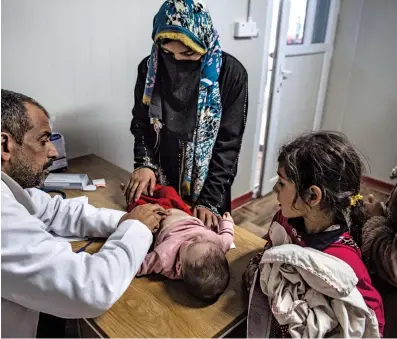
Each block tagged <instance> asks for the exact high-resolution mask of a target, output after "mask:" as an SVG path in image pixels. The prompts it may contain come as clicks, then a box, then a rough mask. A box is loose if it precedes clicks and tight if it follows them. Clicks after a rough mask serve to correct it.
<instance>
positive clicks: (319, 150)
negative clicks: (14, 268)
mask: <svg viewBox="0 0 397 339" xmlns="http://www.w3.org/2000/svg"><path fill="white" fill-rule="evenodd" d="M278 162H279V166H280V167H282V168H284V170H285V173H286V175H287V178H288V180H289V181H290V182H292V183H293V184H294V185H295V187H296V195H295V198H294V201H293V205H295V203H296V201H297V199H298V197H300V198H302V200H303V201H305V202H306V201H307V200H308V199H309V198H310V195H311V192H310V186H312V185H315V186H318V187H319V188H320V189H321V192H322V199H321V202H320V207H321V208H322V209H327V210H328V211H329V213H331V215H332V216H333V219H334V223H342V224H347V226H349V228H350V233H351V235H352V236H353V238H354V240H355V241H356V242H357V244H358V245H359V246H361V229H362V226H363V224H364V222H365V221H366V219H367V218H366V214H365V209H364V203H363V201H362V199H361V200H358V201H357V202H356V203H355V204H354V206H353V205H352V204H351V197H353V196H355V195H357V194H359V192H360V181H361V175H362V174H363V171H364V165H363V162H362V161H361V158H360V156H359V155H358V153H357V151H356V150H355V148H354V147H353V145H352V144H351V143H350V142H349V141H348V139H347V138H346V136H345V135H344V134H342V133H338V132H325V131H322V132H313V133H308V134H304V135H301V136H299V137H298V138H296V139H294V140H293V141H292V142H290V143H287V144H286V145H284V146H282V147H281V149H280V153H279V157H278Z"/></svg>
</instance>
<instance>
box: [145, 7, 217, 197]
mask: <svg viewBox="0 0 397 339" xmlns="http://www.w3.org/2000/svg"><path fill="white" fill-rule="evenodd" d="M152 38H153V41H154V43H153V47H152V52H151V55H150V59H149V62H148V73H147V76H146V84H145V90H144V96H143V103H144V104H146V105H150V103H151V100H152V95H153V89H154V85H155V82H156V75H157V66H158V55H159V46H158V41H159V40H160V39H171V40H178V41H180V42H182V43H183V44H184V45H186V46H187V47H189V48H191V49H192V50H193V51H195V52H197V53H199V54H201V55H202V59H201V60H202V64H201V75H200V85H199V95H198V99H197V100H198V105H197V125H196V128H195V131H194V134H193V140H192V141H189V142H186V143H185V144H184V147H185V148H184V155H185V157H184V170H183V173H181V175H183V182H182V187H181V189H182V192H181V193H182V196H188V197H191V198H192V200H193V202H195V201H196V200H197V199H198V197H199V195H200V192H201V190H202V188H203V186H204V182H205V180H206V178H207V174H208V168H209V163H210V160H211V158H212V150H213V148H214V144H215V140H216V137H217V134H218V130H219V125H220V121H221V116H222V105H221V98H220V92H219V83H218V80H219V74H220V69H221V66H222V50H221V46H220V44H219V36H218V33H217V31H216V30H215V29H214V27H213V24H212V20H211V17H210V14H209V12H208V9H207V7H206V5H205V4H204V3H203V2H202V1H200V0H167V1H165V2H164V4H163V5H162V6H161V8H160V10H159V12H158V13H157V14H156V16H155V18H154V22H153V33H152ZM149 116H150V110H149ZM150 118H151V123H152V124H153V126H154V128H155V130H156V132H157V133H159V129H160V128H161V126H162V125H161V121H159V120H158V119H157V118H156V117H150Z"/></svg>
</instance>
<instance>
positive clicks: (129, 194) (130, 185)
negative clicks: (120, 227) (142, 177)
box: [124, 178, 134, 204]
mask: <svg viewBox="0 0 397 339" xmlns="http://www.w3.org/2000/svg"><path fill="white" fill-rule="evenodd" d="M133 186H134V180H133V179H132V178H131V179H130V181H129V182H128V185H127V188H126V190H125V193H124V195H125V200H126V201H127V204H129V203H130V200H131V199H130V197H131V190H132V187H133Z"/></svg>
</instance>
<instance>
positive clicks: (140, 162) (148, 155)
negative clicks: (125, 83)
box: [130, 58, 158, 171]
mask: <svg viewBox="0 0 397 339" xmlns="http://www.w3.org/2000/svg"><path fill="white" fill-rule="evenodd" d="M147 60H148V58H145V59H144V60H143V61H142V62H141V63H140V64H139V66H138V77H137V81H136V85H135V91H134V100H135V102H134V108H133V109H132V115H133V119H132V121H131V127H130V131H131V133H132V134H133V135H134V138H135V144H134V161H135V166H134V168H135V169H137V168H140V167H148V168H151V169H153V170H154V171H157V170H158V165H157V162H156V160H155V157H154V144H155V136H154V135H153V133H154V131H152V129H151V128H150V119H149V114H148V107H147V106H146V105H144V104H143V103H142V98H143V91H144V87H145V81H146V73H147Z"/></svg>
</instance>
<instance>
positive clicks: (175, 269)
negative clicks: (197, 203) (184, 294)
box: [137, 186, 234, 301]
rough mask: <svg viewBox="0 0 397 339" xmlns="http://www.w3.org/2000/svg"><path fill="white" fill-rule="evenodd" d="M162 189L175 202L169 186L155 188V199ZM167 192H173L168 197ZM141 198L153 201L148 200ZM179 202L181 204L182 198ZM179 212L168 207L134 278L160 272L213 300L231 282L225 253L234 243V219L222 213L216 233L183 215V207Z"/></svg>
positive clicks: (190, 290) (193, 218) (185, 214)
mask: <svg viewBox="0 0 397 339" xmlns="http://www.w3.org/2000/svg"><path fill="white" fill-rule="evenodd" d="M165 190H166V191H167V192H168V194H167V195H168V196H169V197H170V198H171V196H172V197H173V198H172V199H175V195H176V196H177V194H176V192H175V191H174V189H173V188H170V187H162V186H158V187H156V190H155V192H154V196H155V197H156V193H157V196H158V195H159V194H160V195H161V193H163V195H164V192H165ZM170 190H172V191H174V192H172V194H169V192H170ZM178 197H179V196H178ZM142 199H145V200H150V201H151V202H153V201H152V200H153V198H151V197H142ZM155 199H156V198H155ZM161 199H164V198H161ZM179 199H180V198H179ZM146 202H149V201H146ZM179 203H182V204H184V203H183V201H182V199H180V202H179ZM173 206H175V204H173ZM163 207H164V206H163ZM181 209H183V210H184V211H183V210H181ZM181 209H177V208H171V209H170V210H171V215H169V216H167V217H166V218H165V219H164V220H163V221H162V223H161V225H160V231H159V232H158V234H157V235H156V239H155V243H154V248H153V251H151V252H149V253H148V254H147V255H146V257H145V260H144V261H143V263H142V266H141V268H140V270H139V271H138V273H137V276H143V275H147V274H151V273H159V274H162V275H164V276H166V277H168V278H170V279H183V280H184V281H185V283H186V286H187V289H188V291H189V292H190V293H192V294H193V295H195V296H196V297H198V298H200V299H204V300H207V301H215V300H217V299H218V297H219V296H220V295H221V294H222V293H223V292H224V291H225V289H226V287H227V285H228V284H229V280H230V272H229V265H228V262H227V260H226V257H225V253H226V252H227V251H228V250H229V249H230V247H231V245H232V243H233V238H234V232H233V227H234V222H233V219H232V217H231V215H230V213H225V215H224V216H223V218H222V220H220V223H219V231H218V234H217V233H215V232H214V231H211V230H209V229H207V228H206V227H205V225H204V224H203V222H202V221H201V220H199V219H197V218H195V217H193V216H191V215H189V214H188V213H187V212H185V211H186V208H181Z"/></svg>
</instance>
